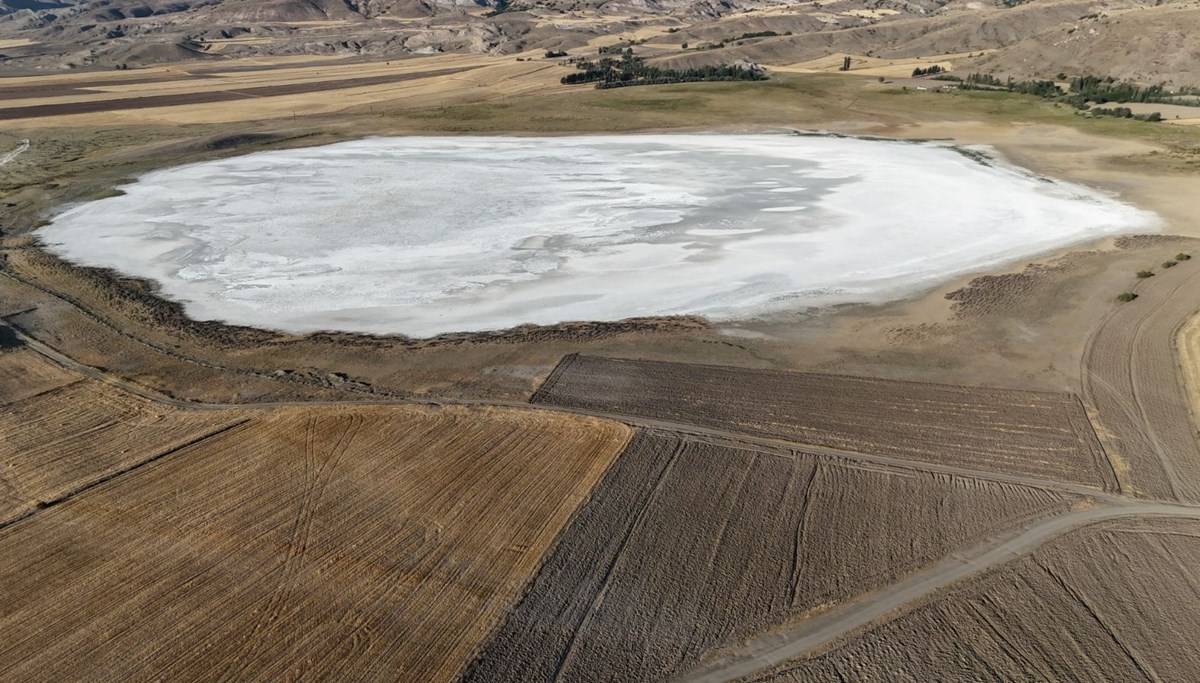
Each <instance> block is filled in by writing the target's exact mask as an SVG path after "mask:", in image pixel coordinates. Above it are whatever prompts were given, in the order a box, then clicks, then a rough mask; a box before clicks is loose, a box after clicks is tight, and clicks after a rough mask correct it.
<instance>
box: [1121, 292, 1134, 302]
mask: <svg viewBox="0 0 1200 683" xmlns="http://www.w3.org/2000/svg"><path fill="white" fill-rule="evenodd" d="M1136 298H1137V294H1134V293H1133V292H1122V293H1121V294H1119V295H1117V301H1133V300H1134V299H1136Z"/></svg>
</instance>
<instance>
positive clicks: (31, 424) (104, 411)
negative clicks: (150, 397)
mask: <svg viewBox="0 0 1200 683" xmlns="http://www.w3.org/2000/svg"><path fill="white" fill-rule="evenodd" d="M35 358H36V357H35ZM241 418H242V415H240V414H238V413H237V412H236V411H217V412H199V411H188V410H183V409H180V408H172V407H169V406H163V405H160V404H157V403H152V402H150V401H147V400H145V399H141V398H138V397H136V396H131V395H129V394H126V393H124V392H122V391H119V390H117V389H114V388H111V387H108V386H105V385H103V384H100V383H99V382H93V381H78V382H76V383H74V384H69V385H66V386H62V387H60V388H57V389H54V390H52V391H48V392H46V393H42V394H39V395H37V396H33V397H30V398H27V399H24V400H22V401H17V402H15V403H10V404H8V405H4V406H0V524H3V523H5V522H8V521H11V520H12V519H14V518H16V517H19V516H21V515H22V514H25V513H27V512H29V511H30V510H32V509H34V508H36V507H37V506H38V505H44V504H46V503H50V502H53V501H55V500H57V499H59V498H61V497H62V496H64V495H67V494H69V493H70V492H71V491H73V490H76V489H78V488H79V487H81V486H86V485H88V484H89V483H94V482H96V481H98V480H100V479H103V478H104V477H106V476H109V475H111V474H113V473H114V472H118V471H120V470H123V469H125V468H128V467H131V466H133V465H136V464H138V463H141V462H144V461H146V460H149V459H151V458H154V457H156V456H159V455H161V454H163V453H165V452H169V451H171V450H173V449H176V448H179V447H180V446H182V445H185V444H188V443H191V442H192V441H195V440H196V439H199V438H202V437H204V436H206V435H208V434H212V433H215V432H218V431H220V430H221V429H224V428H226V427H228V426H229V425H231V424H233V423H234V422H236V421H238V420H239V419H241Z"/></svg>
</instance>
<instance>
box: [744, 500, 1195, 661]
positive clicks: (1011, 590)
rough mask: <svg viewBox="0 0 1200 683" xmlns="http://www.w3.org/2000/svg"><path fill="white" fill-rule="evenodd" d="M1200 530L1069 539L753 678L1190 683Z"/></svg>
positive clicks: (1141, 524) (1130, 531)
mask: <svg viewBox="0 0 1200 683" xmlns="http://www.w3.org/2000/svg"><path fill="white" fill-rule="evenodd" d="M1198 565H1200V522H1197V521H1195V520H1178V519H1164V518H1158V519H1142V520H1129V521H1124V520H1122V521H1112V522H1103V523H1099V524H1095V525H1092V526H1089V527H1085V528H1083V529H1080V530H1077V531H1074V532H1072V533H1070V534H1068V535H1067V536H1064V537H1062V538H1059V539H1056V540H1054V541H1052V542H1050V543H1047V544H1046V545H1044V546H1042V547H1041V548H1039V549H1038V550H1036V551H1035V552H1034V553H1033V554H1031V555H1028V556H1025V557H1023V558H1022V559H1019V560H1017V561H1014V562H1012V563H1010V564H1007V565H1005V566H1003V567H1002V568H1000V569H998V570H997V571H995V572H993V573H992V574H990V575H987V576H984V577H982V578H979V579H976V580H974V581H970V582H968V583H966V584H965V585H962V586H961V587H958V588H955V589H951V590H949V591H946V592H945V593H943V594H942V595H941V596H940V597H938V598H935V599H934V601H933V602H931V603H929V604H926V605H924V606H922V607H919V608H918V609H916V610H914V611H912V612H909V613H907V614H905V615H903V616H901V617H899V618H897V619H895V620H894V621H891V622H888V623H886V624H883V625H881V626H878V627H875V628H874V629H872V630H869V631H866V632H865V633H862V634H861V635H859V636H857V637H855V638H853V639H851V640H849V641H848V642H845V643H844V644H842V645H840V646H838V647H836V648H835V649H833V650H830V651H828V652H825V653H823V654H819V655H817V656H815V657H812V658H810V659H807V660H805V661H801V662H796V663H793V664H790V665H787V666H785V667H783V668H782V669H780V670H779V671H776V672H773V673H772V674H770V675H765V676H761V677H755V678H753V679H748V680H754V681H760V682H764V683H765V682H767V681H770V682H771V683H807V682H809V681H811V682H813V683H816V682H817V681H834V680H842V681H845V680H853V681H886V682H888V683H892V682H897V683H900V682H908V681H911V682H913V683H916V682H918V681H931V680H944V679H945V677H946V676H947V675H948V673H950V672H953V677H954V678H955V679H957V680H971V681H1016V680H1045V681H1186V680H1193V679H1194V678H1195V672H1196V671H1198V670H1200V650H1197V648H1196V647H1195V639H1194V634H1195V633H1196V631H1197V630H1200V612H1197V610H1196V609H1195V605H1196V601H1197V600H1200V574H1198V573H1197V570H1196V567H1197V566H1198Z"/></svg>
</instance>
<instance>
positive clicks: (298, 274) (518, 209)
mask: <svg viewBox="0 0 1200 683" xmlns="http://www.w3.org/2000/svg"><path fill="white" fill-rule="evenodd" d="M121 189H122V190H123V191H124V194H123V195H121V196H118V197H112V198H107V199H102V200H99V201H95V202H90V203H87V204H81V205H78V206H75V207H72V208H70V209H68V210H66V211H64V212H63V213H61V214H59V215H58V216H56V217H55V218H54V219H53V221H52V222H51V224H50V225H48V226H47V227H45V228H43V229H42V230H41V231H40V235H41V238H42V240H43V241H44V243H45V244H46V245H47V246H48V248H50V249H51V251H53V252H55V253H57V254H58V255H60V256H62V257H64V258H67V259H69V260H71V261H74V262H78V263H83V264H86V265H91V266H102V267H109V268H114V269H116V270H118V271H121V272H123V273H125V274H128V275H133V276H138V277H145V278H149V279H152V280H154V281H156V282H158V283H159V284H160V285H161V288H162V293H163V295H165V296H166V297H168V298H170V299H173V300H176V301H180V302H182V303H183V304H184V306H185V309H186V311H187V313H188V315H190V316H192V317H193V318H196V319H200V320H223V321H226V322H230V323H236V324H241V325H251V326H256V327H265V328H271V329H278V330H284V331H288V332H309V331H314V330H345V331H352V332H369V333H401V334H406V335H410V336H416V337H424V336H432V335H436V334H439V333H443V332H457V331H480V330H495V329H503V328H507V327H511V326H514V325H519V324H522V323H538V324H551V323H556V322H562V321H569V320H619V319H622V318H627V317H634V316H653V315H669V314H696V315H703V316H708V317H709V318H712V319H714V320H719V321H733V320H744V319H749V318H753V317H757V316H762V315H770V314H773V313H779V312H785V311H795V310H799V309H803V308H807V307H810V306H821V305H828V304H838V303H850V302H877V301H884V300H890V299H896V298H900V297H903V296H906V295H909V294H912V293H914V292H915V291H918V290H920V289H923V288H927V287H930V286H933V285H935V284H937V283H939V282H944V281H946V280H948V279H950V278H952V277H954V276H955V275H958V274H962V273H965V272H970V271H977V270H980V269H983V268H986V267H989V266H993V265H997V264H1001V263H1005V262H1011V261H1013V260H1016V259H1019V258H1022V257H1025V256H1028V255H1031V254H1035V253H1038V252H1044V251H1047V250H1049V249H1052V248H1055V247H1061V246H1066V245H1069V244H1072V243H1076V242H1081V241H1085V240H1088V239H1093V238H1097V237H1100V236H1103V235H1109V234H1114V233H1118V232H1145V231H1147V230H1154V229H1156V228H1157V225H1158V220H1157V218H1156V217H1155V216H1154V215H1153V214H1150V213H1147V212H1144V211H1141V210H1139V209H1136V208H1134V207H1132V206H1129V205H1126V204H1123V203H1121V202H1118V201H1116V200H1114V199H1112V198H1110V197H1108V196H1106V195H1104V194H1102V193H1099V192H1096V191H1094V190H1090V189H1087V188H1084V187H1081V186H1078V185H1072V184H1068V183H1061V182H1046V181H1045V179H1041V178H1037V177H1035V176H1033V175H1031V174H1029V173H1027V172H1025V171H1023V170H1021V169H1018V168H1015V167H1011V166H1007V165H1005V164H1001V163H992V164H991V165H987V166H985V165H983V164H980V163H978V162H977V161H974V160H972V159H970V158H968V157H967V156H966V155H964V154H960V153H959V152H957V151H955V150H954V149H951V148H948V147H945V146H940V145H936V144H913V143H900V142H886V141H878V140H859V139H850V138H825V137H813V136H790V135H638V136H629V135H627V136H581V137H553V138H511V137H440V138H439V137H407V138H376V139H366V140H359V141H355V142H347V143H339V144H335V145H329V146H325V147H314V148H308V149H292V150H283V151H272V152H261V153H255V154H249V155H246V156H241V157H234V158H230V159H225V160H221V161H210V162H203V163H198V164H192V165H188V166H182V167H178V168H170V169H165V170H160V171H155V172H153V173H149V174H147V175H145V176H143V177H142V178H140V179H139V180H138V181H136V182H134V183H132V184H130V185H127V186H125V187H123V188H121Z"/></svg>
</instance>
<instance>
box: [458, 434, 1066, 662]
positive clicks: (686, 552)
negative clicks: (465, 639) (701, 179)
mask: <svg viewBox="0 0 1200 683" xmlns="http://www.w3.org/2000/svg"><path fill="white" fill-rule="evenodd" d="M1073 502H1074V500H1073V499H1071V498H1070V497H1068V496H1063V495H1060V494H1057V493H1054V492H1050V491H1046V490H1042V489H1036V488H1030V487H1022V486H1015V485H1008V484H997V483H991V482H983V481H979V480H975V479H968V478H960V477H950V476H942V475H934V474H929V473H925V472H918V471H913V470H907V471H906V470H900V469H891V468H862V467H857V466H853V465H848V464H842V463H839V462H836V461H834V460H832V459H827V458H824V457H817V456H812V455H807V454H804V453H798V452H792V451H790V450H786V449H779V450H777V451H775V450H767V449H750V448H739V447H736V446H732V445H722V444H717V443H710V442H707V441H704V440H696V439H692V438H686V437H681V436H680V435H678V434H675V433H672V432H659V431H639V432H638V434H637V436H635V437H634V440H633V441H632V442H631V444H630V446H629V448H627V449H626V451H625V453H624V454H623V455H622V456H621V458H620V459H619V460H618V461H617V464H616V465H615V466H614V467H613V469H612V471H611V472H610V473H609V475H608V476H607V477H606V478H605V479H604V481H603V482H602V483H601V484H600V486H598V487H597V489H596V491H595V492H594V494H593V496H592V498H591V500H590V501H589V502H588V503H587V504H586V505H585V506H584V507H583V508H582V509H581V510H580V512H579V514H578V515H577V517H576V518H575V520H574V521H573V522H572V524H571V525H570V527H568V529H567V530H566V531H565V532H564V534H563V536H562V538H561V539H560V540H559V542H558V543H557V544H556V546H555V548H554V550H553V551H552V552H551V553H550V555H549V556H548V557H547V559H546V562H545V564H544V566H543V567H542V569H541V571H540V572H539V573H538V575H537V577H536V578H535V579H534V580H533V582H532V583H531V585H530V587H529V588H528V591H527V593H526V595H525V597H524V599H523V600H522V601H521V603H520V604H519V605H518V606H517V607H516V609H515V610H514V611H513V613H512V614H511V616H510V617H509V618H508V620H507V621H506V622H505V623H504V625H503V627H502V628H500V629H499V630H498V631H497V632H496V633H495V634H494V635H493V636H492V637H491V638H490V640H489V641H488V643H487V644H486V646H485V647H484V648H483V650H482V652H481V654H480V656H479V657H478V658H477V659H476V660H475V661H474V662H473V663H472V665H471V667H470V668H469V669H468V670H467V673H466V675H465V677H464V680H466V681H469V682H480V683H482V682H484V681H488V682H494V681H522V682H537V681H552V680H563V681H646V680H662V679H664V678H667V677H670V676H672V675H676V674H679V673H681V672H683V671H685V670H687V669H688V668H689V667H690V666H692V665H694V664H695V662H696V660H697V659H698V658H699V657H701V656H702V655H704V654H705V653H706V652H708V651H710V650H713V649H715V648H721V647H724V646H729V645H733V644H738V643H741V642H742V641H744V640H745V639H746V638H748V637H750V636H752V635H754V634H755V633H757V632H759V631H762V630H764V629H766V628H768V627H770V626H772V625H775V624H778V623H780V622H783V621H785V620H788V619H792V618H796V617H799V616H801V615H803V614H804V613H806V612H810V611H811V610H813V609H816V608H819V607H822V606H825V605H829V604H831V603H836V602H838V601H841V600H843V599H845V598H847V597H849V596H853V595H856V594H859V593H862V592H865V591H868V590H871V589H872V588H875V587H878V586H882V585H885V584H886V583H888V582H889V581H891V580H893V579H895V578H896V577H897V576H900V575H902V574H905V573H906V572H908V571H911V570H912V569H914V568H916V567H918V566H920V565H922V564H924V563H927V562H929V561H931V560H934V559H936V558H939V557H941V556H943V555H944V554H945V553H947V552H949V551H951V550H952V549H954V548H955V547H957V546H959V545H961V544H963V543H965V542H968V541H970V540H973V539H977V538H979V537H981V536H984V535H987V534H989V533H992V532H995V531H997V530H1000V529H1004V528H1006V527H1011V526H1014V525H1018V524H1020V523H1022V522H1023V521H1026V520H1029V519H1033V518H1036V517H1041V516H1045V515H1052V514H1055V513H1058V512H1062V511H1064V510H1066V509H1067V508H1068V507H1069V506H1070V505H1071V504H1072V503H1073Z"/></svg>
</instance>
